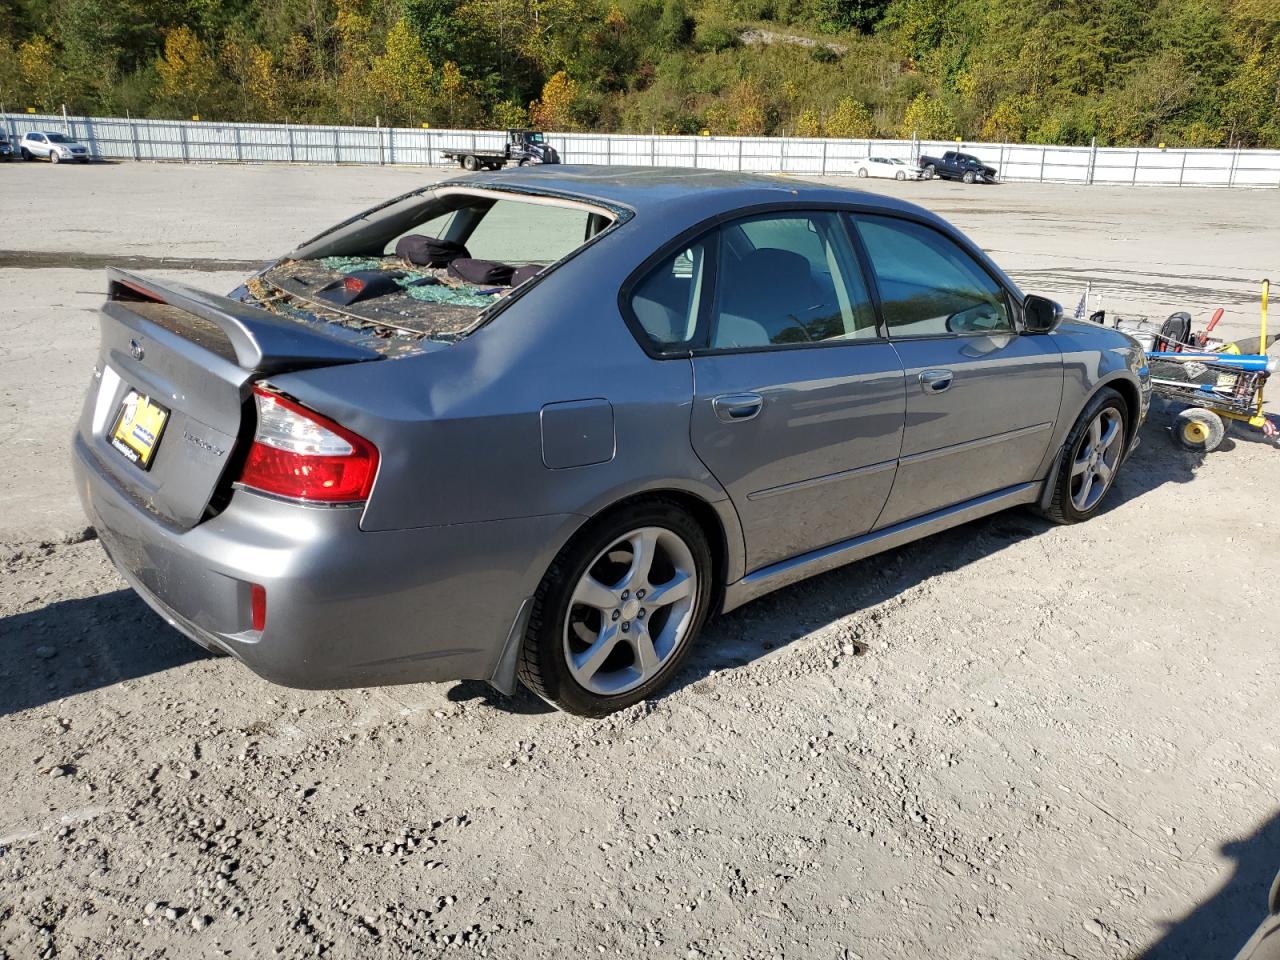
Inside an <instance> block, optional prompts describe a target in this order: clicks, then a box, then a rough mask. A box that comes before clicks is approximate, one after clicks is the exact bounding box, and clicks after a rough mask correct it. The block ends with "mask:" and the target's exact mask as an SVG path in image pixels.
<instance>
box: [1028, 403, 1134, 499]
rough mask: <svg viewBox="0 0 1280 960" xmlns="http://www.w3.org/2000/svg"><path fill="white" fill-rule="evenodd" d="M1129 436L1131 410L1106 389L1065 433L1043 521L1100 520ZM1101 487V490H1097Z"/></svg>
mask: <svg viewBox="0 0 1280 960" xmlns="http://www.w3.org/2000/svg"><path fill="white" fill-rule="evenodd" d="M1095 424H1096V427H1095ZM1112 431H1114V433H1113V432H1112ZM1128 436H1129V413H1128V408H1127V407H1126V406H1125V403H1124V400H1123V399H1122V398H1121V396H1120V394H1118V393H1116V392H1115V391H1114V390H1112V389H1111V388H1110V387H1104V388H1103V389H1101V390H1099V391H1098V392H1097V394H1095V395H1094V397H1093V399H1092V400H1090V401H1089V402H1088V403H1087V404H1085V408H1084V410H1083V411H1081V413H1080V417H1079V419H1077V420H1076V423H1075V426H1073V427H1072V428H1071V432H1070V433H1069V434H1067V441H1066V443H1064V444H1063V445H1062V451H1063V453H1062V458H1061V462H1060V464H1059V466H1058V472H1057V475H1056V476H1055V477H1054V480H1053V483H1054V489H1053V499H1052V500H1050V501H1049V506H1048V507H1047V508H1046V509H1045V510H1044V511H1043V513H1044V516H1045V517H1046V518H1047V519H1049V520H1052V521H1053V522H1054V523H1080V522H1081V521H1083V520H1088V519H1089V518H1090V517H1093V516H1096V515H1097V513H1098V509H1099V507H1101V506H1102V502H1103V500H1105V499H1106V496H1107V494H1108V493H1110V492H1111V488H1112V487H1113V486H1115V480H1116V475H1117V474H1118V473H1119V472H1120V466H1121V464H1122V463H1123V462H1124V452H1125V446H1126V444H1127V443H1128ZM1098 483H1101V484H1102V488H1101V490H1098V489H1097V488H1096V486H1095V485H1096V484H1098Z"/></svg>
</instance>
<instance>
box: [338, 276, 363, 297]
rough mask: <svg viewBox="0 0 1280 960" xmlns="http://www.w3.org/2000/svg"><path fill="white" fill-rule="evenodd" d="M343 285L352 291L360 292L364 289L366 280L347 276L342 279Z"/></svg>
mask: <svg viewBox="0 0 1280 960" xmlns="http://www.w3.org/2000/svg"><path fill="white" fill-rule="evenodd" d="M342 286H343V289H345V290H347V291H348V292H350V293H359V292H360V291H361V290H363V289H364V281H363V280H361V279H360V278H359V277H347V278H346V279H345V280H343V281H342Z"/></svg>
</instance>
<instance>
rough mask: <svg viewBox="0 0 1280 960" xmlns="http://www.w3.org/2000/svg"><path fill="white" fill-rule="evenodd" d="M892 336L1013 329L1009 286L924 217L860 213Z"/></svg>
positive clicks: (863, 237) (919, 335)
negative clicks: (921, 220) (920, 219)
mask: <svg viewBox="0 0 1280 960" xmlns="http://www.w3.org/2000/svg"><path fill="white" fill-rule="evenodd" d="M856 222H857V224H858V233H859V234H860V235H861V237H862V242H863V243H864V244H865V245H866V248H867V254H868V256H869V257H870V258H871V266H872V268H873V269H874V270H875V274H876V283H877V285H878V287H879V288H880V302H881V310H882V312H883V314H884V321H885V325H886V326H887V327H888V328H889V336H891V337H893V336H898V337H921V336H924V337H932V336H945V335H947V334H960V333H997V332H1005V333H1007V332H1011V331H1012V330H1013V324H1012V323H1011V322H1010V320H1009V310H1008V307H1007V306H1006V303H1005V296H1004V290H1003V289H1002V288H1001V287H1000V285H999V284H998V283H996V281H995V279H994V278H992V276H991V275H990V274H989V273H987V271H986V270H984V269H983V268H982V267H981V266H979V265H978V263H977V261H975V260H974V259H973V257H971V256H969V254H967V253H965V252H964V250H962V249H961V248H960V247H959V246H958V245H957V244H956V243H954V242H953V241H952V240H951V239H949V238H948V237H946V236H944V235H943V234H941V233H939V232H938V231H937V230H933V229H931V228H929V227H926V226H922V225H921V224H918V223H912V222H911V221H909V220H896V219H893V218H891V217H872V216H860V217H858V218H857V220H856Z"/></svg>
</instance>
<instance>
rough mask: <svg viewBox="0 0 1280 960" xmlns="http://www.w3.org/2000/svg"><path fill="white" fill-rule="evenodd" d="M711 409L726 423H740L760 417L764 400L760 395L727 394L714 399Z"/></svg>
mask: <svg viewBox="0 0 1280 960" xmlns="http://www.w3.org/2000/svg"><path fill="white" fill-rule="evenodd" d="M711 407H712V409H713V410H715V412H716V416H717V417H719V418H720V419H721V420H723V421H724V422H725V423H738V422H740V421H743V420H754V419H755V418H756V417H757V416H759V414H760V411H761V409H763V407H764V398H763V397H761V396H760V394H758V393H726V394H724V395H723V396H719V397H716V398H715V399H713V400H712V401H711Z"/></svg>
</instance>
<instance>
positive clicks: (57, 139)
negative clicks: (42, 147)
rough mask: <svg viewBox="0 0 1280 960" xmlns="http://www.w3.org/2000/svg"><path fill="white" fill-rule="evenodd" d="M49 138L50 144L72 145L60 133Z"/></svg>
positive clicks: (52, 134)
mask: <svg viewBox="0 0 1280 960" xmlns="http://www.w3.org/2000/svg"><path fill="white" fill-rule="evenodd" d="M48 136H49V142H50V143H70V142H71V141H70V140H68V139H67V138H66V137H64V136H63V135H62V134H60V133H51V134H49V135H48Z"/></svg>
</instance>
